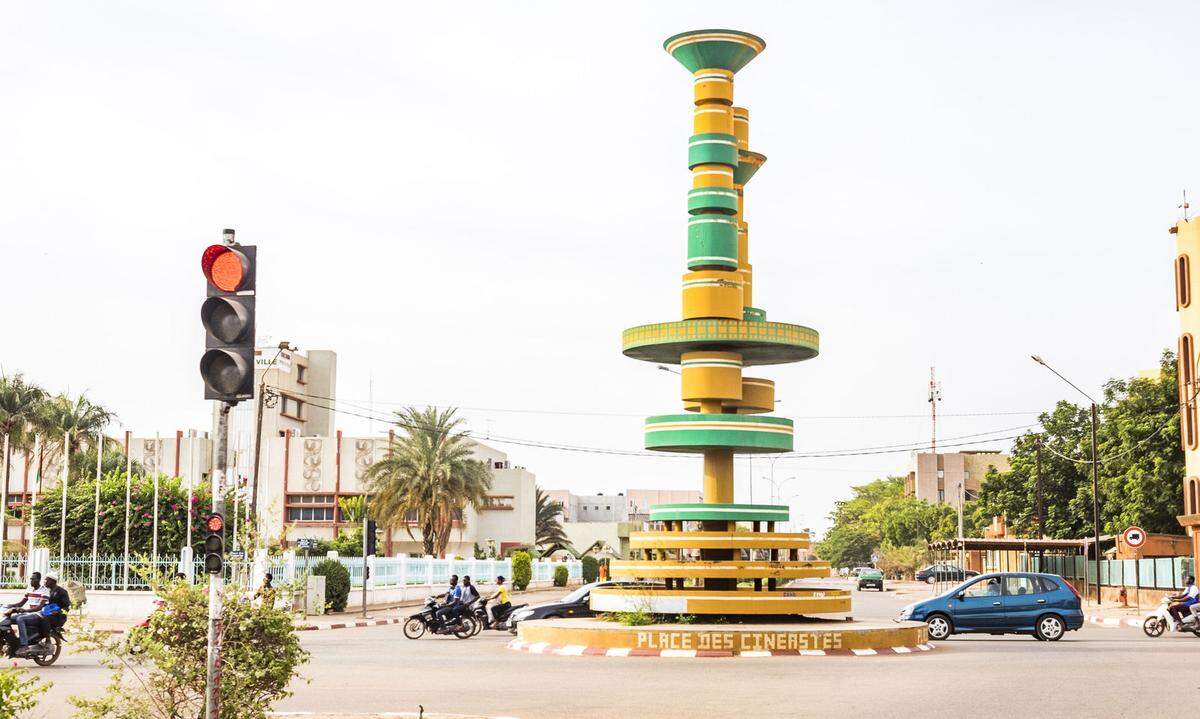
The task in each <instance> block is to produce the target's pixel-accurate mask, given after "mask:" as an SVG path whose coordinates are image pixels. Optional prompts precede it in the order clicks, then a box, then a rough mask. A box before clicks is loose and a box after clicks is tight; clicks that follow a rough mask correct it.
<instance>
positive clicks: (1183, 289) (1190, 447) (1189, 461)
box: [1171, 220, 1200, 560]
mask: <svg viewBox="0 0 1200 719" xmlns="http://www.w3.org/2000/svg"><path fill="white" fill-rule="evenodd" d="M1171 234H1173V235H1175V259H1174V260H1172V263H1171V269H1172V274H1173V275H1174V276H1175V311H1176V312H1177V313H1178V314H1179V342H1178V346H1177V348H1176V351H1177V352H1178V355H1179V356H1178V359H1177V361H1178V362H1179V440H1180V442H1181V443H1182V444H1183V454H1184V461H1185V464H1186V471H1185V472H1184V478H1183V487H1182V489H1183V492H1182V493H1183V502H1182V506H1183V514H1181V515H1180V516H1179V524H1180V525H1182V526H1183V527H1184V528H1185V529H1186V530H1187V533H1188V536H1189V537H1191V538H1192V557H1193V558H1194V559H1198V560H1200V420H1198V418H1197V408H1196V405H1197V396H1196V395H1197V392H1200V371H1198V368H1197V364H1196V363H1197V362H1198V361H1200V357H1197V353H1196V346H1195V339H1194V338H1196V337H1200V304H1194V303H1193V302H1192V297H1193V296H1194V295H1195V293H1196V290H1195V284H1194V283H1193V279H1192V261H1191V258H1192V257H1200V220H1192V221H1189V220H1181V221H1180V222H1178V223H1177V224H1176V225H1175V226H1174V227H1172V228H1171Z"/></svg>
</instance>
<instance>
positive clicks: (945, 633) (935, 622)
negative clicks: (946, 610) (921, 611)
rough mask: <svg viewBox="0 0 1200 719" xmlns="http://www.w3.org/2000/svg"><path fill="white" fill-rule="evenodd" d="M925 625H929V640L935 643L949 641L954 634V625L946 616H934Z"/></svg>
mask: <svg viewBox="0 0 1200 719" xmlns="http://www.w3.org/2000/svg"><path fill="white" fill-rule="evenodd" d="M925 623H926V624H927V625H929V638H930V639H933V640H935V641H939V642H940V641H942V640H943V639H948V638H949V637H950V635H951V634H953V633H954V624H953V623H951V621H950V617H947V616H946V615H945V614H934V615H933V616H931V617H930V618H929V619H926V620H925Z"/></svg>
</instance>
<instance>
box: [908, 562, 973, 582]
mask: <svg viewBox="0 0 1200 719" xmlns="http://www.w3.org/2000/svg"><path fill="white" fill-rule="evenodd" d="M978 576H979V572H974V571H971V570H970V569H963V568H961V567H956V566H954V565H953V564H931V565H929V566H928V567H925V568H924V569H922V570H920V571H919V572H917V575H916V580H917V581H918V582H925V583H926V584H933V583H935V582H961V581H963V580H965V579H970V578H971V577H978Z"/></svg>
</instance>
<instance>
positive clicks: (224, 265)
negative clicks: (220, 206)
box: [200, 230, 258, 403]
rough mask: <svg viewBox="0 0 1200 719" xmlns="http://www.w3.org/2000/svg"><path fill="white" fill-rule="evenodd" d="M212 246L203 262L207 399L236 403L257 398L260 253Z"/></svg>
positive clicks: (230, 243) (228, 232)
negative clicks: (256, 303)
mask: <svg viewBox="0 0 1200 719" xmlns="http://www.w3.org/2000/svg"><path fill="white" fill-rule="evenodd" d="M225 239H226V243H225V244H220V245H210V246H209V247H208V248H207V249H205V250H204V254H203V255H202V256H201V258H200V268H201V269H202V270H203V271H204V279H205V280H206V281H207V283H208V298H207V299H206V300H204V304H203V305H201V306H200V321H201V323H203V324H204V335H205V336H204V349H205V351H204V356H203V357H201V358H200V376H201V377H202V378H203V379H204V399H215V400H220V401H222V402H230V403H236V402H238V401H239V400H243V399H250V398H251V397H253V396H254V301H255V297H254V289H255V274H256V267H255V265H256V258H257V255H258V248H257V247H254V246H253V245H239V244H236V243H234V242H233V230H226V231H225Z"/></svg>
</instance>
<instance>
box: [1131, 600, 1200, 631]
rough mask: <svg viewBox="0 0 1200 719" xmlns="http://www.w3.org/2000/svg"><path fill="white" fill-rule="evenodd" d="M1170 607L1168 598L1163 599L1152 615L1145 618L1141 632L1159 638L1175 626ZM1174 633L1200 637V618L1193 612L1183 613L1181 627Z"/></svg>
mask: <svg viewBox="0 0 1200 719" xmlns="http://www.w3.org/2000/svg"><path fill="white" fill-rule="evenodd" d="M1170 606H1171V600H1170V598H1168V597H1163V599H1162V602H1160V603H1159V605H1158V609H1155V610H1154V613H1153V614H1151V615H1150V616H1148V617H1146V621H1144V622H1142V631H1143V632H1145V633H1146V636H1148V637H1160V636H1162V634H1163V632H1165V631H1167V629H1170V628H1172V627H1174V626H1175V618H1174V617H1172V616H1171V612H1170V611H1169V607H1170ZM1175 631H1180V632H1191V633H1192V634H1194V635H1196V636H1197V637H1200V616H1197V615H1196V613H1195V612H1191V611H1188V612H1184V615H1183V625H1182V627H1181V628H1179V629H1177V630H1175Z"/></svg>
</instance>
